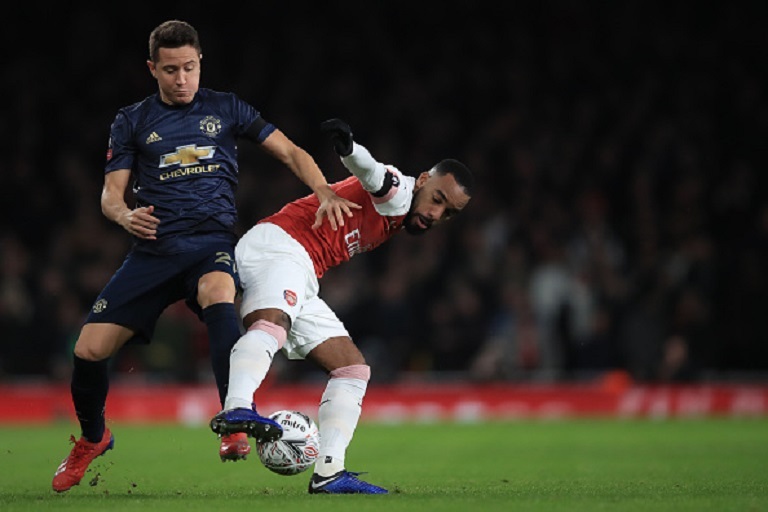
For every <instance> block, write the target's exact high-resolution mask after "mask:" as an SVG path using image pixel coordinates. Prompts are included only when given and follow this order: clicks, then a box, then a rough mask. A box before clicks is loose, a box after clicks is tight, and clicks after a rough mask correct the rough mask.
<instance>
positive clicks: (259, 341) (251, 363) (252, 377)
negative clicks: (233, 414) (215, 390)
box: [224, 329, 278, 410]
mask: <svg viewBox="0 0 768 512" xmlns="http://www.w3.org/2000/svg"><path fill="white" fill-rule="evenodd" d="M277 350H278V343H277V340H276V339H275V338H274V336H272V335H270V334H268V333H266V332H265V331H262V330H260V329H252V330H250V331H248V332H246V333H245V334H244V335H243V336H241V337H240V339H239V340H238V341H237V343H235V346H234V347H233V348H232V353H231V354H230V356H229V389H228V390H227V399H226V401H225V402H224V409H225V410H229V409H235V408H237V407H244V408H246V409H250V408H251V404H252V403H253V393H254V392H255V391H256V390H257V389H258V388H259V386H260V385H261V382H262V381H263V380H264V377H266V375H267V372H268V371H269V367H270V366H271V365H272V358H273V357H274V355H275V352H277Z"/></svg>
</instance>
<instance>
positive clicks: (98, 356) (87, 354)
mask: <svg viewBox="0 0 768 512" xmlns="http://www.w3.org/2000/svg"><path fill="white" fill-rule="evenodd" d="M73 352H74V354H75V357H77V358H79V359H83V360H85V361H91V362H97V361H102V360H104V359H107V358H108V357H109V356H110V355H111V354H110V353H109V352H108V351H107V350H105V349H104V347H103V346H102V345H94V344H93V343H87V342H82V341H81V340H78V341H77V343H75V349H74V350H73Z"/></svg>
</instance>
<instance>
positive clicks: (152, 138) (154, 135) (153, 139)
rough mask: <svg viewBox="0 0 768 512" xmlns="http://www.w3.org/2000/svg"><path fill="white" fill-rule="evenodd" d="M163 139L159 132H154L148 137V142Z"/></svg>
mask: <svg viewBox="0 0 768 512" xmlns="http://www.w3.org/2000/svg"><path fill="white" fill-rule="evenodd" d="M161 140H163V138H162V137H161V136H159V135H158V134H157V132H152V133H150V134H149V137H147V144H152V143H153V142H159V141H161Z"/></svg>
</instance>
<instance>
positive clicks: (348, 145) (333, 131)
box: [320, 118, 352, 156]
mask: <svg viewBox="0 0 768 512" xmlns="http://www.w3.org/2000/svg"><path fill="white" fill-rule="evenodd" d="M320 130H321V131H322V132H323V133H327V134H328V135H329V136H330V137H331V142H333V149H334V150H335V151H336V153H338V155H339V156H349V155H350V154H351V153H352V129H351V128H350V127H349V125H348V124H347V123H345V122H344V121H342V120H341V119H335V118H334V119H328V120H327V121H323V122H322V123H320Z"/></svg>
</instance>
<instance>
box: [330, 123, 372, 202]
mask: <svg viewBox="0 0 768 512" xmlns="http://www.w3.org/2000/svg"><path fill="white" fill-rule="evenodd" d="M320 130H322V131H323V132H324V133H326V134H327V135H328V136H329V137H330V139H331V142H333V149H334V151H336V154H338V155H339V156H340V157H341V162H342V163H343V164H344V167H346V168H347V169H348V170H349V172H351V173H352V174H353V175H354V176H355V177H356V178H357V179H358V180H360V183H361V184H362V185H363V188H364V189H365V190H367V191H368V192H370V193H376V192H378V191H380V190H381V189H382V187H383V186H384V181H385V178H386V173H387V168H386V166H385V165H384V164H382V163H380V162H378V161H376V159H375V158H373V156H371V153H370V152H369V151H368V150H367V149H366V148H365V147H364V146H362V145H360V144H358V143H356V142H355V141H354V139H353V138H352V129H351V128H350V127H349V125H348V124H347V123H345V122H344V121H342V120H341V119H329V120H327V121H324V122H323V123H321V124H320Z"/></svg>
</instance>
